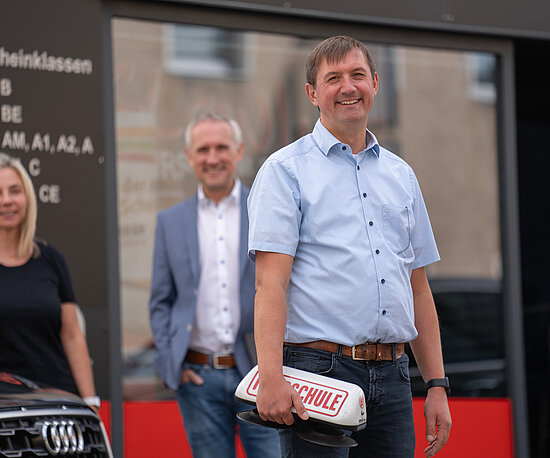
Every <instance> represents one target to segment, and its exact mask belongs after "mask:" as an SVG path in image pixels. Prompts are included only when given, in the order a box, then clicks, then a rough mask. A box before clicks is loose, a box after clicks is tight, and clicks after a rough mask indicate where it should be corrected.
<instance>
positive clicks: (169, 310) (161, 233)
mask: <svg viewBox="0 0 550 458" xmlns="http://www.w3.org/2000/svg"><path fill="white" fill-rule="evenodd" d="M248 193H249V189H248V188H246V187H245V186H242V187H241V235H240V245H239V257H240V262H239V265H240V282H241V283H240V299H241V304H240V305H241V323H240V328H239V332H238V334H237V340H236V342H235V360H236V364H237V368H238V370H239V372H240V374H241V376H244V375H245V374H246V373H247V372H248V371H249V370H250V369H251V368H252V362H251V357H250V354H249V352H248V348H247V344H246V341H245V339H246V340H249V341H250V338H251V335H252V332H253V325H254V319H253V314H254V264H253V263H252V262H250V261H249V260H248V257H247V252H248V212H247V207H246V199H247V197H248ZM197 204H198V196H197V194H195V195H194V196H193V197H190V198H189V199H187V200H184V201H183V202H180V203H178V204H176V205H174V206H173V207H170V208H168V209H166V210H163V211H162V212H160V213H159V215H158V218H157V228H156V235H155V250H154V255H153V277H152V284H151V299H150V302H149V318H150V323H151V329H152V331H153V337H154V340H155V347H156V354H155V362H156V367H157V371H158V373H159V375H160V376H161V378H162V379H163V381H164V382H165V383H166V384H167V385H168V386H169V387H170V388H172V389H174V390H175V389H177V388H178V385H179V379H180V374H181V367H182V363H183V359H184V358H185V354H186V353H187V348H188V346H189V340H190V338H191V331H192V329H193V323H194V318H195V307H196V305H197V291H198V285H199V241H198V234H197ZM253 357H255V355H254V356H253Z"/></svg>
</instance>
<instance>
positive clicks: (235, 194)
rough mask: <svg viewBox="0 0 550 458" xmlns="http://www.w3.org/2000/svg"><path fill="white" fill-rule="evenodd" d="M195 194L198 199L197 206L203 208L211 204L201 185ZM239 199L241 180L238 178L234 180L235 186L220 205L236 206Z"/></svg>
mask: <svg viewBox="0 0 550 458" xmlns="http://www.w3.org/2000/svg"><path fill="white" fill-rule="evenodd" d="M197 194H198V199H199V205H202V206H204V205H210V204H213V202H212V201H211V200H210V199H209V198H208V197H207V196H206V194H205V193H204V189H203V186H202V184H199V187H198V190H197ZM240 197H241V180H239V179H238V178H235V184H234V185H233V188H232V189H231V192H230V193H229V195H227V196H225V197H224V198H223V199H222V200H221V201H220V203H222V202H227V203H231V204H237V203H238V202H239V198H240Z"/></svg>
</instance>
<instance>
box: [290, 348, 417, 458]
mask: <svg viewBox="0 0 550 458" xmlns="http://www.w3.org/2000/svg"><path fill="white" fill-rule="evenodd" d="M283 355H284V356H283V364H284V365H285V366H290V367H295V368H296V369H302V370H306V371H309V372H315V373H317V374H321V375H327V376H329V377H332V378H336V379H340V380H345V381H347V382H351V383H355V384H356V385H359V386H360V387H361V388H362V389H363V392H364V393H365V401H366V406H367V426H366V428H365V429H363V430H362V431H359V432H353V433H352V434H351V437H352V438H354V439H355V440H356V441H357V442H358V443H359V445H358V446H357V447H353V448H349V449H347V448H331V447H323V446H319V445H315V444H311V443H309V442H306V441H304V440H302V439H300V438H299V437H298V436H297V435H296V433H294V432H292V430H281V431H279V435H280V438H281V453H282V455H281V456H282V457H283V458H310V457H311V458H344V457H347V456H349V457H364V458H390V457H391V458H414V448H415V435H414V421H413V410H412V394H411V386H410V379H409V357H408V356H407V355H406V354H404V355H403V356H401V357H400V358H399V359H397V360H396V361H354V360H353V359H352V358H350V357H348V356H341V355H340V356H339V355H338V354H335V353H330V352H327V351H323V350H313V349H310V348H304V347H293V346H285V349H284V353H283ZM348 454H349V455H348Z"/></svg>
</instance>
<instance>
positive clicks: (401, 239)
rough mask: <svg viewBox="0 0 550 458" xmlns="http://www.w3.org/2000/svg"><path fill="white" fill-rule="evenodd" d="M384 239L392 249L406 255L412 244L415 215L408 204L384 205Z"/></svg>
mask: <svg viewBox="0 0 550 458" xmlns="http://www.w3.org/2000/svg"><path fill="white" fill-rule="evenodd" d="M382 221H383V225H384V239H385V240H386V243H387V245H388V246H389V248H390V249H391V251H392V252H393V253H395V254H398V255H401V256H404V255H405V253H406V252H407V250H408V248H410V246H411V231H412V228H413V226H414V217H413V213H412V211H411V209H410V208H409V207H407V206H398V205H387V204H386V205H384V206H383V207H382Z"/></svg>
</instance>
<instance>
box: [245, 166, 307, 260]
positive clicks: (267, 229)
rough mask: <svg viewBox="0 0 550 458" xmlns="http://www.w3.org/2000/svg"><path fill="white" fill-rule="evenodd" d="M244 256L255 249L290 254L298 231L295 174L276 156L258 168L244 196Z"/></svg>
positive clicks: (297, 198)
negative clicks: (245, 243)
mask: <svg viewBox="0 0 550 458" xmlns="http://www.w3.org/2000/svg"><path fill="white" fill-rule="evenodd" d="M248 218H249V234H248V257H249V259H250V260H251V261H254V260H255V256H256V250H259V251H269V252H275V253H283V254H288V255H290V256H294V255H295V253H296V248H297V246H298V241H299V235H300V222H301V219H302V213H301V211H300V189H299V186H298V182H297V179H296V177H295V174H294V173H293V172H292V170H290V168H289V167H287V166H285V164H283V163H282V162H281V161H279V160H276V159H268V160H267V161H266V162H265V163H264V164H263V166H262V167H261V168H260V170H259V172H258V174H257V175H256V178H255V180H254V184H253V185H252V188H251V190H250V195H249V196H248Z"/></svg>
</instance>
